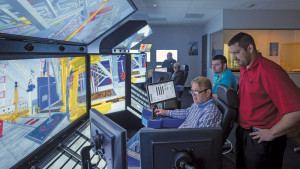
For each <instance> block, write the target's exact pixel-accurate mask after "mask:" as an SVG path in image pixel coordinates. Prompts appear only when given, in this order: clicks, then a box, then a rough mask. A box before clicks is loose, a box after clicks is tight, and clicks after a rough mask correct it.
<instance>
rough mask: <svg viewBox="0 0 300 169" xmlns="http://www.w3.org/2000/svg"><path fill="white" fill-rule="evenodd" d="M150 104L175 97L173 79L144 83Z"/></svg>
mask: <svg viewBox="0 0 300 169" xmlns="http://www.w3.org/2000/svg"><path fill="white" fill-rule="evenodd" d="M146 89H147V94H148V100H149V103H150V105H154V104H157V103H160V102H164V101H167V100H170V99H174V98H176V93H175V86H174V82H173V81H164V82H159V83H152V84H148V85H146Z"/></svg>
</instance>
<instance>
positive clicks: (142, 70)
mask: <svg viewBox="0 0 300 169" xmlns="http://www.w3.org/2000/svg"><path fill="white" fill-rule="evenodd" d="M131 82H132V83H144V82H146V54H145V53H143V54H132V55H131Z"/></svg>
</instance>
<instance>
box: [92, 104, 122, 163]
mask: <svg viewBox="0 0 300 169" xmlns="http://www.w3.org/2000/svg"><path fill="white" fill-rule="evenodd" d="M90 123H91V128H90V129H91V131H90V133H91V138H92V137H93V134H94V133H95V130H97V129H98V131H99V130H100V131H101V132H102V133H103V134H104V142H103V148H104V156H105V157H106V160H110V162H108V161H106V162H107V168H108V169H119V168H126V167H127V151H126V150H127V148H126V139H127V131H126V130H125V129H124V128H122V127H121V126H119V125H118V124H117V123H116V122H114V121H113V120H111V119H110V118H108V117H107V116H105V115H104V114H102V113H100V112H99V111H97V110H96V109H91V110H90ZM94 127H96V129H95V128H94ZM105 153H108V154H106V155H105Z"/></svg>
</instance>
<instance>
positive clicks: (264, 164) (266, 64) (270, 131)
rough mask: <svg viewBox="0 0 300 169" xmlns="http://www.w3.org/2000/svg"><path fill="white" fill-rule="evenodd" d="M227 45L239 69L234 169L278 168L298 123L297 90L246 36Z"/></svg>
mask: <svg viewBox="0 0 300 169" xmlns="http://www.w3.org/2000/svg"><path fill="white" fill-rule="evenodd" d="M228 46H229V51H230V53H231V54H232V57H233V59H234V60H235V61H236V62H237V63H238V64H239V65H240V66H241V70H240V82H239V97H240V108H239V112H240V113H239V117H238V123H239V127H238V128H237V132H236V139H237V140H236V153H237V154H236V163H237V169H277V168H278V169H279V168H281V167H282V160H283V154H284V149H285V147H286V133H288V132H289V131H291V130H292V129H293V128H294V127H296V126H297V125H299V124H300V89H299V88H298V87H297V86H296V84H295V83H294V82H293V81H292V80H291V79H290V78H289V76H288V74H287V73H286V72H285V71H284V70H283V69H282V68H281V67H280V66H279V65H278V64H276V63H274V62H273V61H271V60H268V59H266V58H264V57H263V56H262V55H261V53H258V52H257V50H256V46H255V43H254V40H253V38H252V37H251V36H250V35H249V34H246V33H242V32H241V33H238V34H237V35H235V36H234V37H233V38H232V39H231V40H230V41H229V42H228Z"/></svg>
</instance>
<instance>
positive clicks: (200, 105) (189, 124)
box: [127, 77, 222, 153]
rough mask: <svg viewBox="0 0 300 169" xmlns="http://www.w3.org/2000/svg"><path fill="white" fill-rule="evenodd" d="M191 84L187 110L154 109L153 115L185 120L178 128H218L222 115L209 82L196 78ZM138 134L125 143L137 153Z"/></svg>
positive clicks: (205, 79) (203, 78) (138, 146)
mask: <svg viewBox="0 0 300 169" xmlns="http://www.w3.org/2000/svg"><path fill="white" fill-rule="evenodd" d="M191 84H192V88H191V89H192V90H190V91H189V93H190V94H191V95H192V96H193V101H194V104H192V105H191V106H190V107H189V108H187V109H176V110H164V109H156V110H155V114H156V115H163V116H170V117H173V118H180V119H185V121H184V122H183V123H182V124H181V125H180V126H179V128H200V127H220V124H221V121H222V113H221V112H220V110H219V109H218V107H217V105H216V103H215V99H214V98H213V97H212V84H211V82H210V80H209V79H208V78H206V77H197V78H195V79H194V80H193V81H192V82H191ZM139 133H140V131H139V132H137V133H136V134H135V135H134V136H133V137H132V138H131V139H130V140H129V141H128V142H127V148H128V149H129V150H132V151H135V152H137V153H140V142H139Z"/></svg>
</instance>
